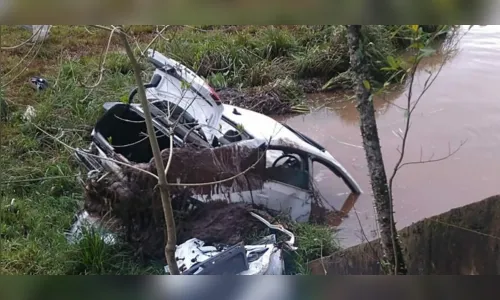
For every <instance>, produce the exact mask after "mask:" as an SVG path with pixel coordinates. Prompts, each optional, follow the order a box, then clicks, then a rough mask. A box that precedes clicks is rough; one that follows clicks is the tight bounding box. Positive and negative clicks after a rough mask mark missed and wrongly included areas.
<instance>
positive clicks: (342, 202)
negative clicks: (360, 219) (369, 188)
mask: <svg viewBox="0 0 500 300" xmlns="http://www.w3.org/2000/svg"><path fill="white" fill-rule="evenodd" d="M310 167H311V174H312V176H311V177H312V178H311V179H312V180H311V190H312V193H313V195H311V198H314V200H313V202H314V205H313V206H314V210H315V214H317V215H318V216H319V215H321V218H326V219H324V220H323V221H326V222H327V223H328V224H330V225H334V226H337V225H338V224H340V222H341V221H342V219H343V218H345V217H346V216H347V215H348V214H349V212H350V211H351V209H352V208H353V206H354V204H355V202H356V200H357V199H358V196H359V193H357V190H355V189H352V188H351V187H350V186H348V185H347V184H346V182H348V181H346V180H345V178H342V177H339V175H337V174H338V170H337V169H336V165H335V164H334V163H333V162H330V161H327V160H324V159H321V158H318V157H315V156H314V155H311V159H310ZM340 175H341V176H342V175H343V173H340Z"/></svg>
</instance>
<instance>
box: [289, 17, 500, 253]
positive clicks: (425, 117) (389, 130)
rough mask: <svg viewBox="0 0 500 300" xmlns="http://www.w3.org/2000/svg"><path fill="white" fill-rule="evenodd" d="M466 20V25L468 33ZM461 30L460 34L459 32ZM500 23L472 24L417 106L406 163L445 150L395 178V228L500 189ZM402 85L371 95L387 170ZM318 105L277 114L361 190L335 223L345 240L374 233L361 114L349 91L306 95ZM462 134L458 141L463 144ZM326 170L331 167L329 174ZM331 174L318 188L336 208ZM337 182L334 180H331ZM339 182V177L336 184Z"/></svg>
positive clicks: (430, 64) (397, 141)
mask: <svg viewBox="0 0 500 300" xmlns="http://www.w3.org/2000/svg"><path fill="white" fill-rule="evenodd" d="M467 29H468V26H463V28H462V30H463V32H465V31H466V30H467ZM463 32H462V33H461V34H463ZM443 60H444V57H443V56H440V55H436V56H435V57H433V58H431V59H429V60H427V61H426V62H425V64H423V66H422V67H421V70H420V71H419V72H418V74H417V76H416V78H415V84H414V88H413V95H414V99H416V97H418V95H420V93H421V91H422V89H423V86H424V82H425V80H426V79H427V77H428V74H427V73H426V71H425V70H431V71H432V72H436V71H437V70H438V69H439V66H440V65H441V63H442V62H443ZM497 84H500V26H483V27H480V26H474V27H473V28H472V29H471V30H470V31H469V32H468V33H467V34H466V35H465V36H463V38H461V40H460V41H459V44H458V51H455V53H453V55H452V56H451V57H450V58H449V59H447V61H446V63H445V64H444V66H443V68H442V70H441V73H440V75H439V76H438V77H437V79H436V80H435V81H434V83H433V84H432V86H431V87H430V88H429V89H428V90H427V92H426V93H425V95H424V96H423V97H422V98H421V100H420V102H419V104H418V106H417V107H416V109H415V111H414V113H413V115H412V118H411V127H410V132H409V137H408V142H407V147H406V152H405V157H404V160H403V162H411V161H414V162H418V161H425V160H428V159H439V158H441V157H445V156H448V154H449V153H450V151H451V152H452V151H453V150H455V149H457V147H460V149H459V150H458V152H456V153H455V154H453V155H452V156H450V157H449V158H446V159H444V160H441V161H437V162H430V163H416V164H411V165H407V166H405V167H403V168H402V169H401V170H400V171H399V172H398V175H397V176H396V178H395V180H394V187H393V189H394V211H395V220H396V226H397V228H398V229H401V228H403V227H406V226H408V225H410V224H412V223H414V222H417V221H419V220H421V219H423V218H426V217H430V216H433V215H436V214H440V213H443V212H446V211H448V210H450V209H452V208H455V207H459V206H463V205H466V204H470V203H472V202H476V201H480V200H482V199H483V198H486V197H488V196H492V195H495V194H498V192H499V190H500V188H499V185H498V179H499V167H500V151H499V149H500V97H499V96H498V95H497V92H496V91H495V88H496V85H497ZM406 93H407V91H401V92H399V93H392V94H389V95H386V96H383V97H378V98H376V99H375V100H374V105H375V108H376V110H377V124H378V131H379V137H380V141H381V145H382V152H383V157H384V163H385V165H386V172H387V175H388V177H389V176H390V175H391V174H392V172H393V169H394V165H395V164H396V162H397V160H398V158H399V156H400V154H399V152H398V147H401V138H400V137H399V136H398V132H400V130H404V125H405V114H404V111H403V110H401V109H400V108H398V106H400V107H402V106H406V104H407V99H406ZM309 100H310V101H312V102H313V103H314V104H315V106H316V107H317V109H315V110H313V112H311V113H309V114H305V115H300V116H295V117H289V118H283V117H281V118H280V119H281V121H284V122H285V123H287V124H289V125H290V126H292V127H293V128H295V129H297V130H299V131H301V132H303V133H304V134H306V135H308V136H309V137H311V138H312V139H314V140H315V141H317V142H318V143H320V144H321V145H323V146H324V147H325V148H326V149H328V151H329V152H330V153H331V154H332V155H333V156H334V157H335V158H336V159H337V160H338V161H339V162H340V163H342V164H343V165H344V167H345V168H346V169H347V170H348V171H349V172H350V173H351V175H352V176H353V177H354V178H355V179H356V180H357V181H358V182H359V183H360V185H361V186H362V188H363V190H364V194H362V195H361V196H360V197H359V198H358V199H357V201H356V202H355V204H354V206H353V207H352V208H350V211H349V213H348V215H347V217H345V218H344V219H343V220H342V223H341V224H340V225H339V227H338V228H339V229H340V231H339V237H340V239H341V244H342V246H343V247H349V246H353V245H356V244H358V243H360V242H363V241H365V240H366V239H368V240H372V239H374V238H377V237H378V234H377V230H376V229H377V227H376V222H375V213H374V208H373V201H372V196H371V187H370V184H369V176H368V169H367V165H366V159H365V153H364V150H363V148H362V146H361V145H362V141H361V136H360V130H359V123H358V113H357V111H356V108H355V106H354V104H353V103H352V101H351V100H350V99H349V98H348V96H346V95H339V94H319V95H310V99H309ZM464 141H465V144H463V145H462V146H460V145H461V143H462V142H464ZM330 174H331V173H330ZM338 181H339V180H338V179H337V178H336V177H333V176H332V177H324V176H323V177H322V178H321V180H320V182H319V185H320V191H321V193H322V194H323V195H324V196H326V197H328V196H327V195H330V197H329V198H330V199H332V200H331V202H332V203H330V204H331V205H332V206H334V207H335V208H337V209H339V208H340V207H341V206H342V202H340V200H338V198H339V197H338V196H339V195H343V194H344V193H345V192H347V187H345V186H344V185H342V184H341V183H338ZM333 182H335V184H332V183H333ZM337 183H338V184H337Z"/></svg>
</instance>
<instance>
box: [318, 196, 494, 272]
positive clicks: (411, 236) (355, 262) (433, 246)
mask: <svg viewBox="0 0 500 300" xmlns="http://www.w3.org/2000/svg"><path fill="white" fill-rule="evenodd" d="M399 235H400V237H401V241H402V243H403V248H404V249H405V256H406V263H407V266H408V270H409V274H419V275H429V274H433V275H499V274H500V195H497V196H492V197H489V198H486V199H484V200H482V201H480V202H476V203H473V204H469V205H466V206H463V207H459V208H455V209H452V210H450V211H448V212H446V213H443V214H441V215H437V216H434V217H431V218H428V219H424V220H422V221H420V222H417V223H414V224H412V225H410V226H408V227H405V228H403V229H402V230H400V231H399ZM381 255H382V253H381V247H380V242H379V240H374V241H372V242H370V243H364V244H360V245H357V246H354V247H351V248H348V249H345V250H342V251H340V252H337V253H334V254H333V255H331V256H328V257H324V258H323V259H318V260H315V261H313V262H311V263H310V264H309V266H310V268H311V270H312V273H313V274H316V275H325V273H326V274H327V275H335V274H351V275H361V274H364V275H367V274H373V275H376V274H383V271H382V269H381V268H380V266H379V264H378V258H377V257H381Z"/></svg>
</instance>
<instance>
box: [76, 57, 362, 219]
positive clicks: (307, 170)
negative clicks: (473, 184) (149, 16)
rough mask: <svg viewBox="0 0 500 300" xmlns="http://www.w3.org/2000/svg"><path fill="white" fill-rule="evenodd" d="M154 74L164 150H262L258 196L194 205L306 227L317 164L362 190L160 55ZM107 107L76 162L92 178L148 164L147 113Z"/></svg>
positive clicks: (298, 141) (294, 136)
mask: <svg viewBox="0 0 500 300" xmlns="http://www.w3.org/2000/svg"><path fill="white" fill-rule="evenodd" d="M148 55H149V60H150V62H151V63H152V64H153V65H154V67H155V71H154V74H153V76H152V79H151V81H150V83H148V84H146V85H145V87H146V92H147V97H148V100H149V103H150V109H151V112H152V115H153V118H154V126H155V128H156V131H157V139H158V141H159V145H160V147H161V149H162V150H163V149H167V148H168V147H169V145H170V140H169V137H170V136H171V134H172V136H173V139H174V140H173V141H172V143H173V145H174V147H176V148H177V147H183V146H184V145H187V144H189V145H193V146H195V147H198V148H202V149H203V148H217V147H223V146H225V145H226V146H227V145H231V144H234V143H243V144H247V145H248V144H252V142H253V141H255V145H259V146H262V145H264V147H265V148H264V149H265V161H266V167H265V175H266V176H265V182H264V184H263V185H262V186H261V187H260V188H259V189H257V190H255V189H254V190H246V191H245V190H241V189H240V190H234V189H232V188H231V187H227V186H223V187H219V188H213V189H210V191H209V192H204V193H198V194H195V195H193V198H194V199H196V200H198V201H201V202H206V201H209V200H227V201H230V202H248V203H253V204H261V205H264V206H265V207H267V208H268V209H270V210H276V211H281V212H286V213H288V214H289V215H290V217H291V218H292V219H293V220H295V221H298V222H306V221H308V220H309V215H310V213H311V202H312V200H313V197H315V195H316V193H315V191H314V187H315V183H314V181H315V179H314V178H313V175H312V174H314V170H313V169H314V167H315V166H316V165H320V166H321V167H322V168H323V169H326V170H329V171H330V172H331V173H333V174H335V175H336V176H335V177H336V178H340V179H341V180H342V181H343V182H344V183H345V185H347V187H348V188H349V190H350V192H351V193H353V194H361V193H362V190H361V188H360V186H359V184H358V183H357V182H356V181H355V180H354V179H353V178H352V176H351V175H350V174H349V173H348V172H347V171H346V169H345V168H344V167H343V166H342V165H341V164H340V163H339V162H338V161H337V160H336V159H335V158H334V157H333V156H332V155H331V154H330V153H329V152H328V151H327V150H326V149H324V148H323V147H322V146H321V145H319V144H318V143H316V142H315V141H313V140H311V139H310V138H308V137H306V136H305V135H303V134H301V133H299V132H297V131H295V130H294V129H292V128H290V127H289V126H287V125H285V124H282V123H280V122H277V121H275V120H274V119H272V118H270V117H267V116H265V115H263V114H259V113H257V112H254V111H251V110H247V109H243V108H240V107H235V106H231V105H227V104H223V103H222V101H221V99H220V98H219V96H218V95H217V93H216V92H215V91H214V90H213V89H212V88H211V87H210V86H209V85H208V84H207V83H206V82H205V81H204V80H203V79H202V78H201V77H199V76H198V75H196V74H195V73H194V72H193V71H191V70H189V69H188V68H187V67H185V66H183V65H181V64H180V63H178V62H176V61H174V60H172V59H170V58H167V57H165V56H164V55H162V54H161V53H158V52H155V51H152V50H149V51H148ZM136 94H137V92H136V90H134V91H132V93H131V94H130V97H129V102H128V103H122V102H112V103H105V104H104V109H105V113H104V115H103V116H102V117H101V118H100V119H99V120H98V122H97V124H96V126H95V128H94V130H93V132H92V142H91V145H90V147H89V148H88V149H77V151H76V153H75V155H76V157H77V158H78V160H79V161H80V162H81V163H82V165H84V166H85V167H86V169H87V171H88V172H89V175H91V176H102V175H104V174H106V173H109V172H113V173H120V172H121V169H122V165H120V164H117V163H115V162H113V161H111V160H108V159H107V158H112V159H113V160H115V161H119V162H123V163H127V164H137V163H147V162H149V161H150V160H151V159H152V151H151V147H150V144H149V140H148V136H147V131H146V125H145V122H144V113H143V110H142V108H141V106H140V105H139V104H136V103H134V102H133V99H134V96H135V95H136Z"/></svg>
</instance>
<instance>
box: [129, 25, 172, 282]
mask: <svg viewBox="0 0 500 300" xmlns="http://www.w3.org/2000/svg"><path fill="white" fill-rule="evenodd" d="M119 35H120V37H121V38H122V41H123V45H124V46H125V51H126V52H127V55H128V57H129V59H130V62H131V63H132V67H133V69H134V75H135V80H136V82H137V87H138V91H139V93H138V96H139V99H140V100H141V106H142V109H143V110H144V120H145V121H146V127H147V130H148V136H149V142H150V143H151V149H152V150H153V156H154V161H155V164H156V170H157V171H156V173H157V175H158V186H159V188H160V196H161V202H162V206H163V215H164V217H165V225H166V226H165V228H166V231H167V243H166V245H165V259H166V261H167V264H168V269H169V271H170V274H172V275H179V274H180V272H179V267H178V266H177V261H176V260H175V248H176V242H177V236H176V230H175V221H174V214H173V210H172V203H171V198H170V190H169V187H168V185H167V176H166V174H165V171H164V170H165V166H164V165H163V159H162V157H161V151H160V146H159V145H158V140H157V139H156V133H155V129H154V125H153V120H152V117H151V112H150V110H149V106H148V105H149V104H148V100H147V99H146V91H145V88H144V84H143V82H142V79H141V70H140V68H139V64H138V63H137V60H136V59H135V56H134V52H133V51H132V48H130V44H129V43H128V41H127V36H126V35H125V33H123V32H122V31H121V30H120V31H119ZM170 151H172V150H170Z"/></svg>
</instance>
